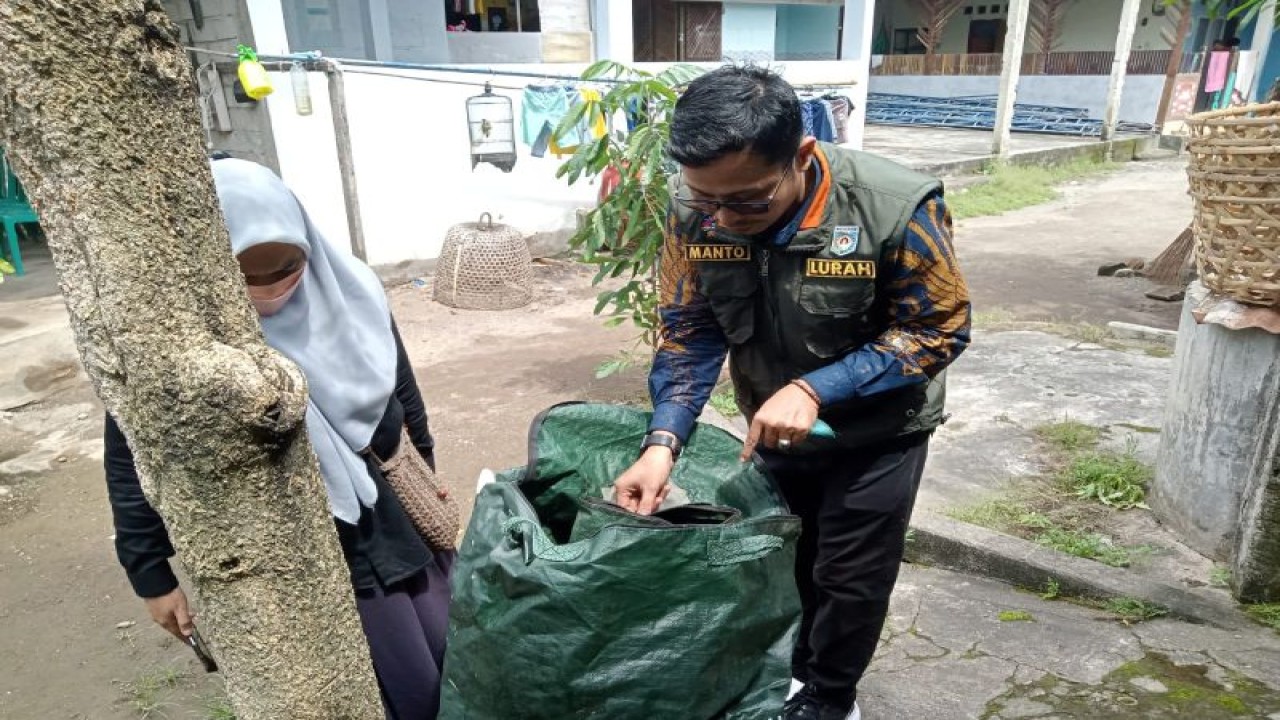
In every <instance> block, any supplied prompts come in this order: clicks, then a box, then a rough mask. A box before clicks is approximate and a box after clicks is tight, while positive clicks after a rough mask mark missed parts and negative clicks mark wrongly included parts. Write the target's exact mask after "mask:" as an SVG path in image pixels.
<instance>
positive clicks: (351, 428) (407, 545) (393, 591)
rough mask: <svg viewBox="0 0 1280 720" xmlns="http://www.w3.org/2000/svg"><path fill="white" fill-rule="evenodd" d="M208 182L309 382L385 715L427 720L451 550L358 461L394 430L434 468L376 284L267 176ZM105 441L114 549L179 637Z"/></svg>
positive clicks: (158, 530)
mask: <svg viewBox="0 0 1280 720" xmlns="http://www.w3.org/2000/svg"><path fill="white" fill-rule="evenodd" d="M213 175H214V181H215V183H216V185H217V189H218V199H219V201H220V202H221V204H222V213H223V216H224V218H225V220H226V224H227V230H228V231H229V232H230V235H231V246H232V250H233V251H234V252H235V254H236V258H237V259H238V260H239V262H240V269H241V270H242V271H243V272H244V275H245V281H246V283H247V285H248V289H249V297H250V299H251V301H252V302H253V304H254V307H256V308H257V310H258V314H259V316H260V320H261V322H262V330H263V333H264V334H265V335H266V339H267V343H268V344H269V345H271V346H272V347H273V348H275V349H276V350H278V351H280V352H281V353H283V354H284V355H286V356H287V357H289V359H291V360H293V361H294V362H295V363H297V364H298V366H299V367H301V368H302V371H303V373H304V374H305V375H306V376H307V384H308V387H309V389H310V399H309V403H308V407H307V431H308V434H309V436H310V439H311V444H312V446H313V447H314V448H315V453H316V458H317V460H318V461H319V464H320V474H321V476H322V477H323V478H324V483H325V487H326V489H327V490H328V494H329V507H330V510H331V511H332V513H333V517H334V524H335V526H336V527H337V531H338V537H339V540H340V542H341V544H342V550H343V553H344V555H345V556H346V559H347V563H348V565H349V566H350V569H351V582H352V586H353V587H354V589H355V593H356V607H357V609H358V610H359V612H360V619H361V622H362V624H363V626H364V631H365V636H366V637H367V639H368V641H369V650H370V654H371V655H372V658H373V666H374V670H375V672H376V673H377V676H378V682H379V686H380V687H381V689H382V696H383V702H384V705H385V708H386V711H387V716H388V718H392V719H393V720H429V719H431V718H435V717H436V713H437V710H438V706H439V699H440V673H441V669H442V667H443V662H444V649H445V631H446V627H447V624H448V607H449V581H448V577H449V570H450V569H451V567H452V565H453V559H454V554H453V553H452V552H448V553H442V552H437V553H433V552H431V551H430V550H429V549H428V548H427V546H426V545H425V544H424V543H423V541H422V539H421V538H420V537H419V535H418V533H417V531H416V530H415V529H414V527H413V525H412V524H411V523H410V521H409V518H408V517H407V516H406V515H405V512H404V509H403V508H402V507H401V505H400V503H399V501H398V500H397V499H396V497H395V494H394V493H393V492H392V490H391V489H390V488H389V487H388V486H387V483H386V481H385V479H384V478H383V477H382V474H381V472H380V471H379V469H378V466H377V464H376V463H375V462H373V461H372V460H371V459H370V458H369V455H370V454H372V455H373V456H376V457H380V458H390V457H392V456H393V455H394V454H395V452H396V450H397V448H398V447H399V444H400V438H401V435H402V428H403V429H407V430H408V434H409V437H410V439H411V440H412V442H413V445H414V447H415V448H416V450H417V451H418V452H419V453H421V454H422V456H423V458H425V459H426V461H427V464H429V465H431V467H432V468H434V467H435V458H434V454H433V451H434V443H433V441H432V438H431V433H430V430H429V429H428V425H427V414H426V410H425V408H424V406H423V402H422V396H421V395H420V394H419V390H418V385H417V382H416V380H415V379H414V376H413V370H412V368H411V367H410V365H409V360H408V356H407V355H406V354H405V350H404V346H403V345H402V343H401V342H400V336H399V333H398V332H397V330H396V328H395V324H394V323H393V322H392V319H391V313H390V310H389V308H388V306H387V298H386V295H385V294H384V293H383V290H382V284H381V283H380V282H379V281H378V278H377V276H375V275H374V273H373V271H372V270H370V269H369V268H368V267H367V266H366V265H364V264H363V263H361V262H360V261H358V260H356V259H355V258H353V257H351V256H350V255H348V254H346V253H344V252H342V251H339V250H337V249H336V248H334V247H333V246H332V245H330V244H329V243H328V241H326V240H325V239H324V237H322V236H321V235H320V233H319V232H318V231H317V230H316V228H315V226H314V225H312V223H311V220H310V218H308V217H307V213H306V211H305V210H304V209H303V208H302V205H301V204H300V203H299V202H298V201H297V199H296V198H295V197H294V195H293V193H292V192H290V191H289V189H288V188H287V187H286V186H285V184H284V183H283V182H282V181H281V180H280V178H278V177H277V176H276V175H275V173H273V172H272V171H271V170H269V169H267V168H265V167H263V166H261V165H258V164H256V163H251V162H248V161H245V160H236V159H222V160H217V161H215V162H214V163H213ZM105 442H106V469H107V483H108V490H109V495H110V498H111V504H112V510H113V514H114V517H115V525H116V551H117V555H118V556H119V558H120V562H121V564H123V565H124V568H125V571H126V574H127V575H128V577H129V581H130V583H131V584H132V585H133V588H134V591H135V592H137V594H138V595H139V596H141V597H142V598H144V599H145V600H146V603H147V607H148V609H149V610H150V611H151V616H152V617H153V618H154V619H155V620H156V622H157V623H159V624H161V625H162V626H164V627H165V629H167V630H168V631H169V632H171V633H173V634H174V635H176V636H178V637H179V638H180V639H184V640H185V638H186V637H188V636H189V635H190V634H191V633H192V632H193V627H194V626H193V624H192V617H193V615H192V613H191V612H190V610H189V608H188V605H187V599H186V595H185V594H184V593H183V591H182V589H181V588H179V587H178V581H177V578H176V577H175V576H174V574H173V571H172V570H171V569H170V567H169V560H168V559H169V557H171V556H172V555H173V547H172V546H171V545H170V543H169V538H168V536H167V534H166V533H165V529H164V524H163V522H162V521H161V520H160V518H159V516H158V515H157V514H156V513H155V511H154V510H153V509H152V508H151V507H150V505H148V504H147V502H146V499H145V498H144V497H143V495H142V490H141V488H140V487H139V485H138V479H137V473H136V472H135V470H134V465H133V456H132V453H131V452H130V451H129V447H128V444H127V442H126V441H125V438H124V436H123V435H122V434H121V432H120V429H119V428H118V427H117V426H116V423H115V421H114V420H113V419H112V418H111V417H108V418H107V429H106V438H105ZM366 451H372V452H371V453H369V452H366Z"/></svg>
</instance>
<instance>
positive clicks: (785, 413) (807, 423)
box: [741, 381, 818, 462]
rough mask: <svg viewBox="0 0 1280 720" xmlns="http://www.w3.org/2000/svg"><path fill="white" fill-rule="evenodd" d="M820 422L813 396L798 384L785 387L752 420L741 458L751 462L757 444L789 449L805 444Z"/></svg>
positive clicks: (771, 447)
mask: <svg viewBox="0 0 1280 720" xmlns="http://www.w3.org/2000/svg"><path fill="white" fill-rule="evenodd" d="M802 382H803V381H802ZM817 419H818V403H817V402H815V401H814V399H813V397H811V396H810V395H809V393H807V392H805V391H804V389H803V388H801V387H799V386H797V385H795V384H791V385H786V386H784V387H783V388H782V389H781V390H779V391H778V392H776V393H774V394H773V397H771V398H769V400H768V402H766V403H765V404H764V406H763V407H761V408H760V410H759V411H758V412H757V413H756V416H755V417H754V418H752V419H751V429H750V430H748V431H747V440H746V442H745V443H744V444H743V446H742V458H741V459H742V460H743V461H744V462H745V461H747V460H750V459H751V453H753V452H755V451H756V445H760V444H763V445H764V446H765V447H767V448H770V449H773V448H777V449H780V450H786V449H787V448H789V447H791V446H792V445H798V444H800V443H802V442H804V439H805V438H806V437H808V436H809V429H810V428H812V427H813V422H814V421H815V420H817Z"/></svg>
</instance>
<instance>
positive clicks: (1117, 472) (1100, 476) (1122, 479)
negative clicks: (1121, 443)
mask: <svg viewBox="0 0 1280 720" xmlns="http://www.w3.org/2000/svg"><path fill="white" fill-rule="evenodd" d="M1150 479H1151V468H1150V467H1148V466H1147V465H1146V464H1145V463H1143V462H1142V461H1140V460H1138V459H1137V458H1136V457H1135V456H1134V451H1133V447H1132V446H1131V447H1130V448H1129V449H1128V450H1126V451H1125V452H1123V453H1113V452H1103V453H1087V454H1084V455H1077V456H1076V457H1074V458H1072V459H1071V461H1070V462H1069V463H1068V464H1067V467H1066V468H1064V469H1063V471H1062V474H1061V480H1062V482H1063V484H1064V485H1065V486H1066V487H1067V488H1068V489H1069V490H1070V491H1071V492H1072V493H1074V494H1075V496H1076V497H1077V498H1079V499H1081V500H1094V501H1097V502H1100V503H1102V504H1103V505H1106V506H1107V507H1111V508H1115V509H1117V510H1129V509H1131V508H1136V507H1141V508H1145V507H1146V499H1147V481H1148V480H1150Z"/></svg>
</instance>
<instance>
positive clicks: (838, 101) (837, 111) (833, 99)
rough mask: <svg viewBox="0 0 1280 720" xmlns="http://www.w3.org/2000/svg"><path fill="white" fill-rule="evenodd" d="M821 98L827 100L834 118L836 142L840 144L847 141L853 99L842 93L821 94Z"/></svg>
mask: <svg viewBox="0 0 1280 720" xmlns="http://www.w3.org/2000/svg"><path fill="white" fill-rule="evenodd" d="M822 99H823V100H826V101H827V105H828V106H829V107H830V108H831V115H832V117H833V119H834V120H835V126H836V142H837V143H840V144H842V145H843V144H844V143H847V142H849V116H850V115H851V114H853V101H852V100H850V99H849V98H847V97H845V96H843V95H823V96H822Z"/></svg>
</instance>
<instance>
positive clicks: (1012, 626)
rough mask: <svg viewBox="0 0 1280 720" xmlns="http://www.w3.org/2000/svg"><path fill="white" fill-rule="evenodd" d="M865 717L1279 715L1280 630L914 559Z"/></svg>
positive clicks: (868, 684) (875, 669) (865, 697)
mask: <svg viewBox="0 0 1280 720" xmlns="http://www.w3.org/2000/svg"><path fill="white" fill-rule="evenodd" d="M887 625H888V626H887V627H886V628H885V633H884V637H883V641H882V645H881V648H880V652H879V654H878V655H877V657H876V660H875V662H874V663H873V664H872V666H871V669H870V672H869V673H868V674H867V676H866V678H865V679H864V681H863V684H862V690H861V696H862V699H861V702H860V704H861V705H862V709H863V717H864V718H865V719H866V720H923V719H925V718H930V719H936V720H961V719H964V718H983V719H986V720H1012V719H1013V718H1044V719H1045V720H1049V719H1054V720H1062V719H1065V718H1079V719H1081V720H1083V719H1085V718H1088V719H1089V720H1111V719H1121V718H1123V719H1125V720H1128V719H1133V720H1139V719H1140V720H1163V719H1165V718H1199V719H1202V720H1217V719H1219V718H1269V719H1271V720H1277V719H1280V637H1277V636H1276V635H1274V634H1271V633H1266V632H1246V633H1233V632H1229V631H1225V630H1217V629H1214V628H1209V627H1204V626H1196V625H1187V624H1186V623H1180V622H1176V621H1171V620H1164V619H1157V620H1152V621H1148V622H1143V623H1138V624H1135V625H1124V624H1121V623H1119V622H1118V621H1116V620H1115V619H1114V618H1112V617H1111V616H1109V615H1107V614H1106V613H1101V612H1099V611H1097V610H1094V609H1091V608H1087V607H1081V606H1078V605H1073V604H1070V603H1067V602H1064V601H1062V600H1057V601H1048V600H1043V599H1041V598H1040V597H1037V596H1036V595H1033V594H1030V593H1025V592H1020V591H1017V590H1013V589H1011V588H1009V586H1007V585H1004V584H1001V583H998V582H994V581H991V580H986V579H982V578H974V577H971V576H966V575H957V574H955V573H950V572H946V571H944V570H933V569H930V568H924V567H919V566H913V565H907V566H904V567H903V572H902V575H901V577H900V578H899V580H898V587H897V591H896V592H895V594H894V598H893V603H892V607H891V608H890V617H889V622H888V624H887Z"/></svg>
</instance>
